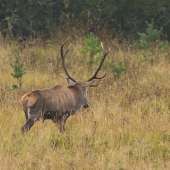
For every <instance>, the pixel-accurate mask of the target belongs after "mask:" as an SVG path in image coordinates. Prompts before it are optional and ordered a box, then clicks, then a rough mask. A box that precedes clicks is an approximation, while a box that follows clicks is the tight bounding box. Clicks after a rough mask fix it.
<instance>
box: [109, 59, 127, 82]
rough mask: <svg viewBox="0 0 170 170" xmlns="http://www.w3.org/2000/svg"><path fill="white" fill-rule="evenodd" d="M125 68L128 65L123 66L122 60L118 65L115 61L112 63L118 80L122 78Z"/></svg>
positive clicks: (113, 71)
mask: <svg viewBox="0 0 170 170" xmlns="http://www.w3.org/2000/svg"><path fill="white" fill-rule="evenodd" d="M125 70H126V67H125V66H123V64H122V61H120V62H119V65H116V64H115V63H113V64H112V73H114V75H115V78H116V79H117V80H118V79H119V78H120V75H121V73H122V72H123V71H125Z"/></svg>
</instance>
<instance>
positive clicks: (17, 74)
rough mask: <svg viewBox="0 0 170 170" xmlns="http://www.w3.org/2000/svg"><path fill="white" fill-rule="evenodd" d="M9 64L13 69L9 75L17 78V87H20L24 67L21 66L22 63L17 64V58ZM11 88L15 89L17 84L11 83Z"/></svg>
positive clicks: (24, 70) (24, 71) (24, 72)
mask: <svg viewBox="0 0 170 170" xmlns="http://www.w3.org/2000/svg"><path fill="white" fill-rule="evenodd" d="M10 65H11V67H12V68H13V70H14V73H11V75H12V76H13V77H14V78H16V79H17V80H18V84H19V89H21V86H22V77H23V75H24V74H26V68H23V67H24V65H23V64H20V65H19V64H18V60H16V61H15V63H14V64H12V63H10ZM13 88H15V89H17V88H18V86H17V85H16V84H13Z"/></svg>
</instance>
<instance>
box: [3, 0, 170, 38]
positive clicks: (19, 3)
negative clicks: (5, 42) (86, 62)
mask: <svg viewBox="0 0 170 170" xmlns="http://www.w3.org/2000/svg"><path fill="white" fill-rule="evenodd" d="M151 19H154V22H155V28H157V29H159V28H160V27H161V26H162V27H163V33H164V35H167V37H168V39H169V40H170V0H0V29H1V32H2V34H3V35H4V36H7V35H9V36H13V37H16V36H19V37H24V36H25V37H27V36H30V35H34V36H39V35H42V34H43V35H47V36H50V35H52V34H53V33H54V32H57V31H60V32H63V33H69V31H72V32H73V30H74V32H73V34H74V33H77V32H81V33H84V34H87V33H89V32H94V33H95V34H101V33H108V34H109V35H110V36H111V37H115V36H118V37H120V38H126V39H128V40H129V39H134V38H135V39H136V38H137V32H143V31H145V29H146V23H145V21H148V22H151Z"/></svg>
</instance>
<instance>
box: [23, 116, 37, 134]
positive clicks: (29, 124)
mask: <svg viewBox="0 0 170 170" xmlns="http://www.w3.org/2000/svg"><path fill="white" fill-rule="evenodd" d="M33 125H34V119H32V118H29V119H27V122H26V123H25V125H24V126H23V127H21V132H22V133H25V132H28V131H29V130H30V129H31V127H32V126H33Z"/></svg>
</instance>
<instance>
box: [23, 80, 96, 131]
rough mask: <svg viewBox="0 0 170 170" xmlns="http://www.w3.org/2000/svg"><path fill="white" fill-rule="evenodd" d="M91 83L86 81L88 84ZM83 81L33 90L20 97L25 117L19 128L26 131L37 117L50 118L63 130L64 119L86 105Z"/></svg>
mask: <svg viewBox="0 0 170 170" xmlns="http://www.w3.org/2000/svg"><path fill="white" fill-rule="evenodd" d="M92 83H93V81H92V82H91V83H88V86H89V85H90V84H92ZM86 86H87V85H86V84H85V83H74V84H73V85H70V86H68V87H65V86H61V85H57V86H54V87H52V88H47V89H41V90H35V91H32V92H30V93H27V94H25V95H23V96H22V97H21V104H22V106H23V110H24V112H25V116H26V119H27V122H26V124H25V125H24V126H23V127H22V128H21V130H22V132H25V131H28V130H29V129H30V128H31V127H32V126H33V124H34V122H35V121H36V120H39V118H40V117H41V118H43V120H45V119H52V120H53V122H55V123H57V124H59V127H60V130H61V132H63V131H64V129H65V127H64V125H65V122H66V119H67V118H68V117H69V116H70V115H73V114H75V112H76V111H77V110H79V109H80V107H82V106H84V107H88V106H89V103H88V100H87V94H86V93H87V92H86Z"/></svg>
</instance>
